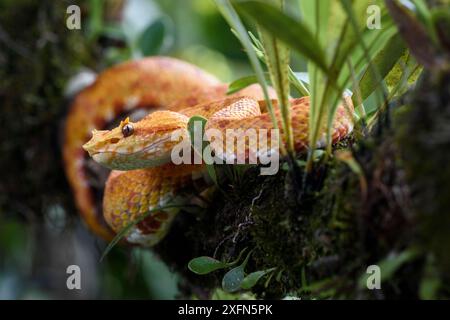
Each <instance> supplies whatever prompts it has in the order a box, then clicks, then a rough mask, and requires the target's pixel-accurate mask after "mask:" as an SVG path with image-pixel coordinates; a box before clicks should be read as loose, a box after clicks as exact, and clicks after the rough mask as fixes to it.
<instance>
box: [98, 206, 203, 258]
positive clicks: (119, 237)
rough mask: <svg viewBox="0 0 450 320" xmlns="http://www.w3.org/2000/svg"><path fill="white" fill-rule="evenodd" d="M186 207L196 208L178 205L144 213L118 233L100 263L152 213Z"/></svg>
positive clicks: (104, 252)
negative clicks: (132, 229)
mask: <svg viewBox="0 0 450 320" xmlns="http://www.w3.org/2000/svg"><path fill="white" fill-rule="evenodd" d="M186 207H196V206H193V205H177V204H173V205H166V206H162V207H158V208H155V209H152V210H149V211H147V212H146V213H144V214H143V215H142V216H140V217H139V218H137V219H136V220H134V221H132V222H130V223H129V224H128V225H127V226H126V227H124V228H123V229H122V230H120V232H118V233H117V234H116V236H115V237H114V239H112V240H111V242H110V243H109V244H108V246H107V247H106V249H105V251H103V254H102V256H101V257H100V261H103V259H104V258H105V257H106V256H107V255H108V253H109V252H110V251H111V250H112V249H113V248H114V247H115V246H116V244H118V243H119V242H120V241H121V240H122V239H123V238H124V237H125V236H126V235H127V234H128V233H129V232H130V230H131V228H133V227H134V226H135V225H137V224H138V223H140V222H142V221H144V220H145V218H147V217H148V216H150V215H151V214H152V213H155V212H159V211H164V210H165V209H174V208H179V209H182V208H186Z"/></svg>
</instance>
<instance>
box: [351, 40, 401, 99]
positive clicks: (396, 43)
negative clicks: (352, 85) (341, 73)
mask: <svg viewBox="0 0 450 320" xmlns="http://www.w3.org/2000/svg"><path fill="white" fill-rule="evenodd" d="M405 51H406V46H405V43H404V42H403V40H402V39H401V37H400V35H398V34H396V35H394V36H393V37H392V38H391V40H389V42H388V43H387V45H386V46H385V47H384V48H383V49H382V50H381V51H380V52H379V53H378V54H377V55H376V56H375V58H374V59H373V64H374V65H376V66H377V69H378V72H379V75H380V78H381V79H384V78H385V77H386V76H387V75H388V74H389V72H390V71H391V70H392V68H393V67H394V66H395V64H396V63H397V61H398V60H399V59H400V58H401V56H402V55H403V54H404V53H405ZM380 85H381V83H380V82H379V81H376V79H375V77H374V76H373V74H372V72H370V70H369V68H367V69H366V71H365V72H364V74H363V76H362V78H361V80H360V81H359V90H360V92H361V100H362V101H364V100H366V99H367V97H369V96H370V94H371V93H372V92H374V91H375V90H376V89H377V88H378V87H379V86H380Z"/></svg>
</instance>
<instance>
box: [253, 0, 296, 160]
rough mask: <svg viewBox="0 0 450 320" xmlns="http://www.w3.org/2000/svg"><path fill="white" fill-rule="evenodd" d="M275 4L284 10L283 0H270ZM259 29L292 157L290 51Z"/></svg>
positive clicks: (272, 36) (274, 36) (274, 37)
mask: <svg viewBox="0 0 450 320" xmlns="http://www.w3.org/2000/svg"><path fill="white" fill-rule="evenodd" d="M272 2H274V3H276V4H277V5H276V7H277V8H280V9H281V10H283V9H284V0H272ZM258 27H259V29H260V34H261V39H262V44H263V48H264V55H265V61H266V64H267V67H268V69H269V73H270V79H271V82H272V85H273V86H274V87H275V91H276V93H277V97H278V102H279V104H278V105H279V110H280V112H281V118H282V121H281V123H282V126H283V132H284V137H285V139H286V145H287V151H288V152H289V153H290V154H291V155H294V153H295V150H294V141H293V131H292V122H291V116H290V110H291V109H290V102H289V96H290V81H289V80H290V79H289V71H290V68H289V61H290V49H289V46H287V45H286V44H285V43H283V42H281V41H280V40H279V39H278V38H277V36H276V35H274V34H272V33H270V32H267V31H266V30H265V29H264V27H262V26H261V24H259V23H258Z"/></svg>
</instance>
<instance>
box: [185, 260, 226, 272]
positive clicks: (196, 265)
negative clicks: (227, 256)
mask: <svg viewBox="0 0 450 320" xmlns="http://www.w3.org/2000/svg"><path fill="white" fill-rule="evenodd" d="M227 266H228V264H227V263H225V262H222V261H219V260H216V259H214V258H211V257H206V256H204V257H198V258H194V259H192V260H191V261H189V264H188V268H189V270H191V271H192V272H194V273H196V274H201V275H203V274H208V273H210V272H213V271H216V270H219V269H223V268H226V267H227Z"/></svg>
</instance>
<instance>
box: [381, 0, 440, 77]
mask: <svg viewBox="0 0 450 320" xmlns="http://www.w3.org/2000/svg"><path fill="white" fill-rule="evenodd" d="M386 6H387V7H388V9H389V12H390V13H391V15H392V17H393V19H394V20H395V22H396V23H397V25H398V30H399V32H400V34H401V35H402V37H403V39H404V40H405V42H406V43H407V44H408V47H409V50H410V52H411V53H412V54H413V55H414V56H415V58H416V59H417V61H418V62H419V63H421V64H422V65H423V66H425V67H426V68H431V69H439V68H440V66H441V61H440V59H439V57H438V54H437V50H436V47H435V46H434V43H433V40H432V38H431V36H430V35H429V34H428V32H427V30H426V28H425V27H424V25H422V24H421V23H420V22H419V21H418V19H417V18H416V17H415V16H414V15H413V14H412V12H411V11H410V10H408V9H407V8H406V7H405V6H403V5H402V4H400V3H399V2H397V1H393V0H386Z"/></svg>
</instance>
